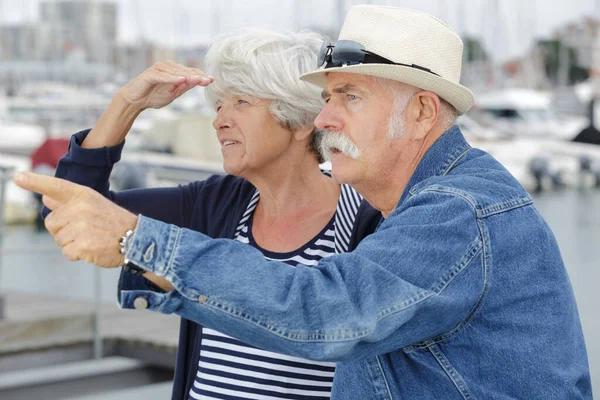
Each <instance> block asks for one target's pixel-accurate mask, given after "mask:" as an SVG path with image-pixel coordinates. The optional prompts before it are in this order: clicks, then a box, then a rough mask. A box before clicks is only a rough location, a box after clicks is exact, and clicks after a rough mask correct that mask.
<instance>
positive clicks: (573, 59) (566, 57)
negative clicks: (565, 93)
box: [537, 39, 589, 85]
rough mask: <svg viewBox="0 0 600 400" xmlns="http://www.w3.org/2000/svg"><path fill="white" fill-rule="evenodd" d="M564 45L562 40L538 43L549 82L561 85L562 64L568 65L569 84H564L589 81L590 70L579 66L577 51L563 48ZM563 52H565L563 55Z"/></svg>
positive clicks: (540, 41)
mask: <svg viewBox="0 0 600 400" xmlns="http://www.w3.org/2000/svg"><path fill="white" fill-rule="evenodd" d="M563 45H564V43H563V42H561V40H560V39H551V40H539V41H538V42H537V47H538V49H539V50H540V51H541V53H542V55H543V58H544V68H545V71H546V76H547V77H548V80H549V81H550V82H551V83H552V84H554V85H558V84H560V83H561V82H560V81H561V76H560V73H561V62H567V63H568V70H567V71H568V72H567V82H564V83H566V84H567V85H572V84H574V83H578V82H582V81H585V80H586V79H588V77H589V73H588V69H587V68H583V67H581V66H579V62H578V60H577V51H576V50H575V49H574V48H572V47H568V46H567V47H565V48H563V47H562V46H563ZM565 51H566V52H567V53H566V54H565V53H564V52H565ZM561 52H563V53H562V55H561ZM562 68H565V67H562Z"/></svg>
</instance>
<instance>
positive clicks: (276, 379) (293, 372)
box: [189, 185, 362, 400]
mask: <svg viewBox="0 0 600 400" xmlns="http://www.w3.org/2000/svg"><path fill="white" fill-rule="evenodd" d="M258 200H259V193H258V191H256V193H255V194H254V196H253V197H252V199H251V200H250V203H249V204H248V207H247V209H246V211H245V212H244V214H243V216H242V218H241V219H240V223H239V225H238V227H237V229H236V233H235V239H236V240H238V241H240V242H243V243H248V244H250V245H251V246H254V247H256V248H258V249H259V250H261V251H262V252H263V254H264V255H265V258H266V259H269V260H277V261H282V262H285V263H286V264H289V265H291V266H294V267H295V266H297V265H298V264H302V265H316V264H318V262H319V260H320V259H321V258H324V257H328V256H330V255H333V254H336V253H342V252H345V251H347V250H348V246H349V244H350V237H351V234H352V229H353V226H354V221H355V218H356V214H357V212H358V208H359V205H360V202H361V200H362V198H361V197H360V195H359V194H358V193H356V192H355V191H354V190H353V189H352V188H351V187H350V186H348V185H342V188H341V195H340V198H339V200H338V204H337V208H336V212H335V215H334V216H333V217H332V218H331V220H330V221H329V223H328V224H327V226H325V227H324V228H323V230H322V231H321V232H320V233H319V234H318V235H317V236H315V237H314V238H313V239H312V240H311V241H310V242H309V243H307V244H306V245H304V246H303V247H301V248H299V249H297V250H295V251H292V252H289V253H274V252H270V251H268V250H265V249H261V248H260V246H258V245H257V244H256V242H255V241H254V238H253V237H252V216H253V212H254V210H255V209H256V206H257V204H258ZM334 371H335V363H330V362H314V361H308V360H304V359H301V358H298V357H291V356H286V355H282V354H278V353H273V352H270V351H265V350H262V349H258V348H256V347H254V346H250V345H248V344H245V343H243V342H241V341H239V340H237V339H234V338H232V337H229V336H227V335H224V334H222V333H219V332H217V331H215V330H212V329H208V328H203V330H202V345H201V349H200V361H199V363H198V372H197V375H196V380H195V382H194V385H193V386H192V388H191V390H190V393H189V398H190V399H228V400H229V399H236V400H239V399H298V400H305V399H306V400H308V399H310V400H326V399H329V398H330V395H331V386H332V384H333V374H334Z"/></svg>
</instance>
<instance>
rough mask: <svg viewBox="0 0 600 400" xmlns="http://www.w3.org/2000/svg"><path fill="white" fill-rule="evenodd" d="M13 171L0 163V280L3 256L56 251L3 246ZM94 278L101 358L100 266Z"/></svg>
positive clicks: (95, 335) (1, 315) (0, 312)
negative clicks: (6, 206)
mask: <svg viewBox="0 0 600 400" xmlns="http://www.w3.org/2000/svg"><path fill="white" fill-rule="evenodd" d="M13 173H14V168H13V167H9V166H2V165H0V282H2V272H3V261H4V257H5V256H12V255H20V254H27V253H32V252H35V253H38V254H39V253H54V254H56V252H57V251H58V248H57V247H56V246H37V247H28V246H24V247H18V248H15V247H13V248H4V246H3V244H4V243H3V242H4V234H5V227H4V208H5V199H6V186H7V183H8V182H9V181H11V180H12V177H13ZM93 271H94V278H93V286H94V287H93V302H94V311H93V316H92V320H93V330H92V340H93V356H94V358H95V359H99V358H102V354H103V348H102V347H103V344H102V336H101V334H100V316H101V315H100V313H101V308H102V300H101V289H102V287H101V276H100V272H101V271H100V268H94V269H93ZM3 319H5V301H4V295H3V294H2V292H1V291H0V321H2V320H3Z"/></svg>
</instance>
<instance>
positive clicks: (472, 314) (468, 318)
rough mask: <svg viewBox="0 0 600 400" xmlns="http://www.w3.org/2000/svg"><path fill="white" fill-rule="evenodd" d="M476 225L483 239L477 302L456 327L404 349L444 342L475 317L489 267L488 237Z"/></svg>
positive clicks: (419, 347)
mask: <svg viewBox="0 0 600 400" xmlns="http://www.w3.org/2000/svg"><path fill="white" fill-rule="evenodd" d="M477 225H478V229H479V231H480V235H481V237H482V238H484V239H483V242H484V244H483V245H482V248H481V256H482V257H481V258H482V273H483V288H482V290H481V294H480V295H479V298H478V299H477V302H476V303H475V304H474V305H473V308H472V309H471V311H469V313H468V314H467V316H466V317H465V319H463V320H462V321H461V322H460V323H458V325H456V327H455V328H454V329H452V330H451V331H448V332H446V333H443V334H441V335H438V336H436V337H434V338H433V339H430V340H427V341H425V342H422V343H417V344H414V345H410V346H406V347H405V348H404V349H403V350H404V351H406V352H411V351H415V350H420V349H427V348H429V347H431V346H434V345H437V344H439V343H442V342H446V341H448V340H450V339H452V338H453V337H455V336H456V335H458V334H459V333H461V332H462V331H463V330H464V329H465V328H466V327H467V326H469V324H470V323H471V321H472V320H473V318H474V317H475V315H476V314H477V312H478V311H479V310H480V309H481V307H482V305H483V302H484V300H485V295H486V294H487V292H488V288H489V284H488V283H489V282H488V276H489V268H488V264H487V262H486V260H487V252H486V248H487V247H488V246H486V245H485V243H487V244H488V245H489V240H488V239H489V237H488V235H486V234H485V233H484V232H483V228H482V226H481V222H480V223H478V224H477Z"/></svg>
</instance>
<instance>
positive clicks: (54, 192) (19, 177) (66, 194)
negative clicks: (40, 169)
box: [13, 172, 80, 203]
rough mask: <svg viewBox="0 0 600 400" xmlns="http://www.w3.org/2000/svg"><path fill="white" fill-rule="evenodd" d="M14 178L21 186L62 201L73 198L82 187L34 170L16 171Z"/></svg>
mask: <svg viewBox="0 0 600 400" xmlns="http://www.w3.org/2000/svg"><path fill="white" fill-rule="evenodd" d="M13 180H14V182H15V184H16V185H17V186H19V187H20V188H23V189H25V190H30V191H32V192H37V193H40V194H42V195H46V196H49V197H52V198H53V199H54V200H57V201H58V202H60V203H66V202H68V201H69V200H71V198H73V196H75V194H76V193H77V191H78V190H79V188H80V185H78V184H76V183H73V182H69V181H67V180H64V179H60V178H55V177H53V176H46V175H39V174H34V173H32V172H19V173H16V174H15V176H14V178H13Z"/></svg>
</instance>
